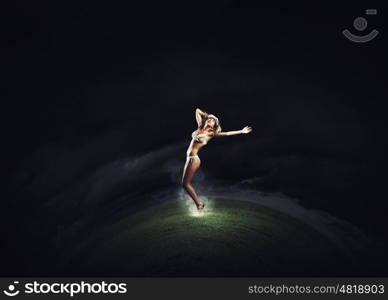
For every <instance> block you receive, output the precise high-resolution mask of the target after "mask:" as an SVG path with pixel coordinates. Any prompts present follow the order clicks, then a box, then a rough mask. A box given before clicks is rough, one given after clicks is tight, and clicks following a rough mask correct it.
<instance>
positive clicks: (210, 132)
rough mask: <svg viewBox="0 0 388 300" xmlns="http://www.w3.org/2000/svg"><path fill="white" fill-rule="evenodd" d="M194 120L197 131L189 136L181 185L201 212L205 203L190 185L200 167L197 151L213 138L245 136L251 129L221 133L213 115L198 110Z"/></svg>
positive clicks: (217, 121) (216, 119)
mask: <svg viewBox="0 0 388 300" xmlns="http://www.w3.org/2000/svg"><path fill="white" fill-rule="evenodd" d="M195 118H196V120H197V123H198V129H197V130H195V131H194V132H193V133H192V134H191V136H192V140H191V143H190V146H189V148H188V149H187V153H186V155H187V157H186V163H185V166H184V168H183V176H182V182H181V184H182V187H183V188H184V189H185V190H186V192H187V193H188V194H189V195H190V197H191V198H192V199H193V200H194V202H195V204H196V206H197V209H198V210H199V211H202V210H203V209H204V207H205V202H203V201H201V200H200V199H199V198H198V196H197V193H196V192H195V189H194V187H193V186H192V185H191V180H192V178H193V175H194V173H195V172H196V171H197V169H198V168H199V166H200V165H201V160H200V159H199V156H198V151H199V150H200V149H201V148H202V147H203V146H205V145H206V144H207V143H208V142H209V141H210V140H211V139H212V138H213V137H215V136H229V135H236V134H246V133H249V132H251V131H252V128H251V127H248V126H245V127H244V128H243V129H241V130H236V131H226V132H222V131H221V126H220V121H219V120H218V118H217V117H216V116H215V115H212V114H207V113H206V112H204V111H202V110H200V109H199V108H197V109H196V110H195Z"/></svg>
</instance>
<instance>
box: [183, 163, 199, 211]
mask: <svg viewBox="0 0 388 300" xmlns="http://www.w3.org/2000/svg"><path fill="white" fill-rule="evenodd" d="M200 165H201V160H200V159H199V158H190V159H187V160H186V164H185V167H184V169H183V176H182V182H181V184H182V187H183V188H184V189H185V190H186V192H187V193H188V194H189V195H190V197H191V198H192V199H193V200H194V202H195V204H196V205H197V207H198V206H200V205H202V204H203V202H202V201H201V200H200V199H199V197H198V195H197V193H196V192H195V189H194V187H193V186H192V185H191V180H192V178H193V176H194V174H195V172H196V171H197V169H198V168H199V166H200Z"/></svg>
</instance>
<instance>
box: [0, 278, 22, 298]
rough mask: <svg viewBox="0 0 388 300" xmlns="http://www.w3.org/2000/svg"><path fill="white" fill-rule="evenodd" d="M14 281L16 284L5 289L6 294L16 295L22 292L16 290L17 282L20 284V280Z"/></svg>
mask: <svg viewBox="0 0 388 300" xmlns="http://www.w3.org/2000/svg"><path fill="white" fill-rule="evenodd" d="M13 283H14V284H10V285H9V286H8V290H4V291H3V292H4V294H6V295H7V296H11V297H13V296H16V295H18V294H19V293H20V292H19V291H18V290H16V287H15V284H18V283H19V281H14V282H13Z"/></svg>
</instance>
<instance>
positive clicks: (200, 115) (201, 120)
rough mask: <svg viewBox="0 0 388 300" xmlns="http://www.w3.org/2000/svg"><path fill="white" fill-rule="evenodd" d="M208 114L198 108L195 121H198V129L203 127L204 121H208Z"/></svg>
mask: <svg viewBox="0 0 388 300" xmlns="http://www.w3.org/2000/svg"><path fill="white" fill-rule="evenodd" d="M207 116H208V113H207V112H205V111H202V110H200V109H199V108H197V109H196V110H195V119H196V120H197V124H198V127H201V126H202V125H203V123H204V121H205V120H206V119H207Z"/></svg>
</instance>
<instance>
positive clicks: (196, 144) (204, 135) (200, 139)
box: [186, 129, 213, 155]
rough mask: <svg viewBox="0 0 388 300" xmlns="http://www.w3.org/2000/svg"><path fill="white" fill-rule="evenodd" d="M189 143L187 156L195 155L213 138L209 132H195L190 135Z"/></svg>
mask: <svg viewBox="0 0 388 300" xmlns="http://www.w3.org/2000/svg"><path fill="white" fill-rule="evenodd" d="M191 137H192V139H191V143H190V146H189V148H188V149H187V153H186V154H187V155H197V154H198V151H199V150H200V149H201V148H202V147H203V146H205V145H206V144H207V143H208V142H209V141H210V140H211V139H212V137H213V134H212V133H211V131H201V130H198V129H197V130H195V131H193V133H192V134H191Z"/></svg>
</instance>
